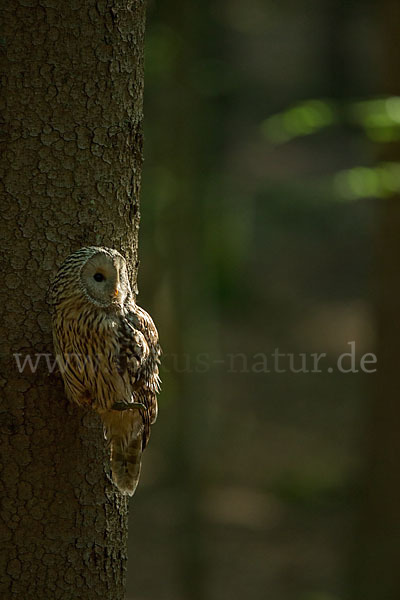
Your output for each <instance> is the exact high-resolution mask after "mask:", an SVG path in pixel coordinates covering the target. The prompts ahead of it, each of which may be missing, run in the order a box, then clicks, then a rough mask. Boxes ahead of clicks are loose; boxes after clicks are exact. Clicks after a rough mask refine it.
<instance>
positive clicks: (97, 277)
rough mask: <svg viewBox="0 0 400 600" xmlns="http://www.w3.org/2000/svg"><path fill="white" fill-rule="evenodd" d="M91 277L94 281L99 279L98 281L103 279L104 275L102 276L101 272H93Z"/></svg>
mask: <svg viewBox="0 0 400 600" xmlns="http://www.w3.org/2000/svg"><path fill="white" fill-rule="evenodd" d="M93 279H94V280H95V281H99V282H100V281H104V279H105V277H104V275H103V273H95V274H94V275H93Z"/></svg>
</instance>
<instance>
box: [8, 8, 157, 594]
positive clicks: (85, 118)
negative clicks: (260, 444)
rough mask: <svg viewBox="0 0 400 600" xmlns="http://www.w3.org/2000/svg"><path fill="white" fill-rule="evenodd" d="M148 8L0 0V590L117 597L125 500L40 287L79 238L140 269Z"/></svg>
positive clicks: (122, 566) (121, 577)
mask: <svg viewBox="0 0 400 600" xmlns="http://www.w3.org/2000/svg"><path fill="white" fill-rule="evenodd" d="M144 12H145V11H144V3H143V2H142V1H140V0H130V1H128V0H107V1H101V0H100V1H98V2H96V1H95V0H85V1H84V2H82V1H79V2H78V1H77V0H69V1H68V2H66V1H65V0H40V4H39V2H38V0H20V1H17V0H10V2H8V3H6V4H5V5H4V7H3V16H4V19H5V26H4V28H3V33H2V40H1V49H2V80H3V93H2V99H1V105H2V106H1V109H2V114H3V119H4V121H5V128H4V133H3V135H2V149H1V159H0V170H1V179H2V187H1V204H0V206H1V224H0V249H1V256H2V258H3V267H4V268H3V277H2V285H1V286H0V304H1V311H2V317H1V323H0V327H1V358H2V360H1V373H0V387H1V390H2V402H1V407H0V435H1V461H0V469H1V470H0V486H1V488H2V489H1V497H2V499H3V502H2V508H1V519H2V523H1V542H0V543H1V548H2V553H1V557H2V564H1V565H0V573H1V574H2V575H1V576H2V580H1V584H0V596H1V598H2V599H4V600H6V599H8V598H24V599H25V600H28V599H35V600H41V599H47V598H54V599H57V598H60V599H61V598H62V599H68V600H71V599H72V598H85V600H91V599H92V598H102V599H109V600H111V599H112V600H119V599H122V598H123V595H124V573H125V568H126V538H127V502H126V499H125V498H124V497H123V496H121V494H120V493H119V492H118V491H117V490H116V488H115V487H114V486H113V485H112V484H111V482H110V476H109V459H108V453H107V451H106V449H105V444H104V438H103V433H102V429H101V425H100V421H99V419H98V418H97V416H96V415H94V414H91V413H90V412H87V413H85V412H83V411H82V410H80V409H77V408H75V407H73V406H69V405H68V404H67V402H66V400H65V396H64V392H63V386H62V383H61V378H60V376H59V375H58V374H57V373H56V372H54V373H49V369H48V365H47V364H46V359H45V357H43V356H42V357H41V358H39V360H38V362H37V368H36V370H35V372H32V369H31V368H30V367H29V365H26V366H25V369H24V370H23V372H22V373H20V372H19V370H18V366H17V362H16V359H15V356H14V355H15V354H19V355H21V356H20V361H21V364H22V363H23V361H24V359H25V356H26V355H27V354H29V355H31V357H32V360H33V364H34V365H35V363H36V361H37V358H38V357H37V355H38V354H41V353H52V352H53V348H52V343H51V330H50V315H49V311H48V306H47V303H46V293H47V288H48V285H49V281H50V280H51V278H52V276H53V274H54V273H55V271H56V269H57V267H58V266H59V264H60V263H61V262H62V260H63V259H64V258H65V257H66V256H67V255H68V254H70V253H71V252H73V251H74V250H76V249H78V248H80V247H81V246H84V245H90V244H96V245H103V246H110V247H114V248H116V249H118V250H119V251H121V253H122V254H124V255H125V256H126V258H127V259H128V261H129V262H130V265H131V277H132V282H133V283H135V281H136V272H137V266H138V261H137V233H138V221H139V211H138V193H139V186H140V171H141V156H142V154H141V152H142V134H141V129H142V88H143V41H144V40H143V38H144V16H145V15H144Z"/></svg>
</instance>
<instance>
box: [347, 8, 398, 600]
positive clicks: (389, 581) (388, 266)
mask: <svg viewBox="0 0 400 600" xmlns="http://www.w3.org/2000/svg"><path fill="white" fill-rule="evenodd" d="M380 10H382V11H383V26H382V30H381V31H382V36H381V45H382V49H383V54H382V72H383V74H384V82H383V90H382V91H383V92H384V93H385V94H387V95H396V96H400V50H399V39H400V3H399V2H398V1H397V0H386V1H385V2H382V3H381V4H380ZM381 159H382V160H386V161H392V162H395V161H396V162H400V144H399V143H398V142H396V143H391V144H387V145H386V146H385V148H384V149H383V151H382V153H381ZM377 216H378V226H379V231H378V239H377V265H376V269H377V272H376V281H377V286H378V289H377V291H376V298H377V317H378V340H377V355H378V371H377V373H376V376H375V387H374V400H373V406H372V414H371V424H370V432H369V433H370V435H369V439H368V441H369V448H368V450H369V455H368V463H367V473H366V476H367V483H366V493H365V499H364V500H363V510H362V515H361V516H362V519H361V527H360V531H361V540H360V542H361V543H360V547H359V549H358V557H357V563H358V568H357V580H356V586H355V589H356V598H357V599H360V600H361V599H362V600H377V599H382V600H383V599H385V600H398V598H400V568H399V562H400V477H399V465H400V394H399V377H400V268H399V263H400V197H399V196H396V197H391V198H388V199H382V200H379V201H378V210H377Z"/></svg>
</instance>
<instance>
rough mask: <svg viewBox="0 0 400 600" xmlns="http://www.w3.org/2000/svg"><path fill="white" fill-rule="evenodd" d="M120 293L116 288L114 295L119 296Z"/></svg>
mask: <svg viewBox="0 0 400 600" xmlns="http://www.w3.org/2000/svg"><path fill="white" fill-rule="evenodd" d="M118 294H119V289H118V288H115V290H114V297H115V298H118Z"/></svg>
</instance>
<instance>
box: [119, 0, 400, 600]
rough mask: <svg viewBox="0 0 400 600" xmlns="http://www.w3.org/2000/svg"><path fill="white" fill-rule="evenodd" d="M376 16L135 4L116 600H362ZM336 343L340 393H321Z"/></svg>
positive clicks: (384, 120) (237, 4) (379, 60)
mask: <svg viewBox="0 0 400 600" xmlns="http://www.w3.org/2000/svg"><path fill="white" fill-rule="evenodd" d="M392 6H393V3H391V2H383V3H377V2H373V1H370V2H369V1H364V2H361V1H354V0H353V1H347V2H345V1H341V0H306V1H304V2H295V1H294V0H292V1H290V0H283V1H282V2H279V3H278V2H272V1H271V2H269V1H261V0H249V1H247V2H242V0H217V1H213V2H211V1H204V2H198V3H197V2H177V1H176V0H175V1H174V0H165V1H164V2H150V3H149V8H148V24H147V33H146V74H145V90H146V93H145V164H144V171H143V188H142V221H141V230H140V254H141V268H140V275H139V289H140V296H139V303H140V304H142V305H143V306H144V307H145V308H147V309H148V310H150V312H151V313H152V314H153V315H154V317H155V320H156V322H157V324H158V326H159V331H160V336H161V341H162V345H163V349H164V362H163V371H162V379H163V392H162V395H161V397H160V402H159V405H160V412H159V419H158V422H157V425H156V426H155V427H154V428H153V433H152V440H151V444H150V446H149V449H148V450H147V451H146V454H145V457H144V468H143V474H142V480H141V484H140V486H139V488H138V491H137V492H136V495H135V497H134V498H133V500H132V501H131V508H130V548H129V550H130V559H129V560H130V563H129V568H128V597H132V598H133V597H134V598H135V599H136V600H147V599H149V600H150V599H157V600H164V599H165V600H192V599H193V600H203V599H204V600H217V599H218V600H224V599H225V598H226V599H228V598H229V599H236V598H246V599H248V600H256V599H259V598H269V599H272V600H344V599H346V598H358V597H361V596H362V595H363V597H365V598H366V596H365V594H364V593H362V592H361V590H362V587H363V580H365V574H366V572H370V571H371V570H372V571H373V569H374V565H375V564H376V560H375V559H374V556H373V555H374V552H375V553H376V555H378V554H379V552H380V549H379V546H378V545H376V539H373V538H370V542H371V545H372V558H371V557H369V558H368V559H367V558H366V557H365V539H368V536H369V534H368V533H366V529H365V524H364V521H363V514H364V513H365V510H367V511H368V508H365V507H366V502H365V499H366V494H367V492H366V480H368V477H369V475H368V469H369V468H370V466H369V465H370V456H371V454H372V455H373V452H374V449H373V445H372V446H371V444H370V442H369V439H370V437H371V431H373V427H374V419H373V417H372V416H371V415H372V409H371V406H373V403H374V401H375V398H376V394H375V392H374V390H375V389H376V387H377V386H376V382H375V379H376V376H375V375H373V374H366V373H363V372H362V370H360V368H359V365H360V358H361V356H362V355H363V354H364V353H366V352H368V353H371V352H375V353H376V352H377V350H376V338H377V331H378V329H379V328H378V327H377V322H378V320H377V317H376V313H377V310H379V306H378V307H377V296H378V291H377V290H378V289H379V272H380V271H379V270H380V267H379V265H378V266H377V264H378V261H377V247H378V246H379V238H380V236H381V235H382V233H381V230H380V227H381V226H380V207H381V203H386V202H388V201H389V200H388V198H389V196H390V195H391V194H393V193H396V191H397V190H398V189H399V187H400V185H399V181H400V176H399V170H398V168H397V165H396V161H395V159H394V158H392V156H390V153H389V154H388V153H386V154H385V152H386V151H385V148H386V147H387V145H388V144H389V146H390V144H391V143H395V142H396V140H397V139H398V127H399V123H400V100H398V98H397V97H394V96H393V97H392V94H395V93H396V92H397V91H398V90H396V89H395V90H394V91H393V92H391V90H390V84H391V81H388V76H387V74H386V73H387V69H386V63H385V60H386V58H385V56H387V55H388V54H389V55H390V52H391V50H392V51H393V52H394V53H397V54H398V48H397V43H398V42H396V38H395V37H394V38H391V37H390V35H389V32H388V27H389V28H390V21H391V18H390V14H389V13H390V10H391V7H392ZM388 23H389V25H388ZM393 39H394V42H393V47H392V49H391V48H390V44H392V40H393ZM396 83H397V82H396ZM394 87H396V86H394ZM393 258H394V259H397V257H393ZM349 342H354V349H355V356H356V368H357V369H358V372H347V373H341V372H340V371H339V370H338V369H337V366H336V361H337V358H338V356H340V355H341V354H342V353H344V352H349V349H350V346H349ZM275 349H279V352H280V353H284V354H286V355H287V354H289V353H291V354H293V355H294V358H293V360H294V366H295V368H296V369H300V368H301V365H302V363H301V357H299V355H300V353H305V354H306V358H305V360H307V361H308V360H310V358H309V357H310V354H312V353H326V354H327V357H326V358H325V359H324V360H323V361H321V363H320V365H321V366H320V371H321V372H318V373H315V372H308V373H306V372H300V373H294V372H292V370H290V368H289V359H288V357H285V358H282V359H281V361H282V362H281V363H280V364H279V368H280V369H281V370H285V372H276V371H277V369H276V368H274V362H273V358H272V356H271V355H272V353H273V352H274V351H275ZM255 355H256V356H255ZM263 357H266V358H267V360H268V369H269V371H270V372H265V370H266V369H265V368H264V367H265V365H264V366H263V364H262V360H263V359H264V358H263ZM311 360H312V359H311ZM307 365H308V369H307V370H309V371H310V370H311V369H312V363H309V362H307ZM343 365H344V366H345V367H346V369H349V368H350V359H349V358H346V359H345V360H344V361H343ZM329 366H331V367H332V369H333V370H332V372H329V371H328V367H329ZM378 366H379V355H378ZM371 368H373V367H371ZM305 370H306V369H303V371H305ZM354 370H355V369H354ZM371 448H372V449H371ZM390 476H391V475H390V474H389V477H390ZM392 476H393V477H396V474H395V473H394V472H393V473H392ZM382 510H385V509H384V507H382ZM378 512H379V510H378ZM365 514H367V513H365ZM365 518H366V519H367V521H368V519H369V517H368V514H367V516H366V517H365ZM378 537H379V536H378ZM367 545H368V544H367ZM397 558H398V557H397ZM368 561H369V562H368ZM380 575H382V577H383V578H384V574H383V573H382V572H381V573H379V569H378V574H377V577H378V580H379V576H380ZM364 583H365V581H364ZM380 585H381V586H382V585H383V580H382V582H381V584H380ZM382 589H383V588H382ZM399 594H400V591H399ZM399 594H398V595H397V596H396V595H395V594H393V595H392V596H391V595H390V594H388V595H384V594H383V595H381V596H376V598H377V600H385V599H386V598H387V599H389V598H398V597H400V596H399ZM371 597H374V596H373V595H371Z"/></svg>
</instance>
